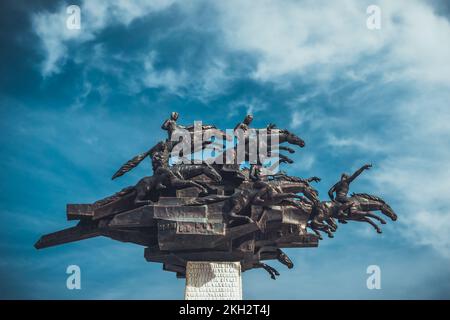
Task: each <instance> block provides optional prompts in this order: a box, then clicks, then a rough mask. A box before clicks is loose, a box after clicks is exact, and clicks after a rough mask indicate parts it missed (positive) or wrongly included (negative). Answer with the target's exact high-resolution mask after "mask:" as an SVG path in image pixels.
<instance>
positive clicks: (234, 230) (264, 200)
mask: <svg viewBox="0 0 450 320" xmlns="http://www.w3.org/2000/svg"><path fill="white" fill-rule="evenodd" d="M178 117H179V115H178V113H176V112H173V113H172V114H171V117H170V119H168V120H166V121H165V122H164V123H163V125H162V129H163V130H167V132H168V139H167V140H165V141H161V142H159V143H157V144H156V145H155V146H154V147H152V148H151V149H150V150H149V151H147V152H145V153H142V154H140V155H137V156H135V157H134V158H133V159H131V160H129V161H128V162H127V163H125V164H124V165H123V166H122V167H121V168H120V169H119V170H118V171H117V172H116V173H115V174H114V175H113V177H112V178H113V179H116V178H118V177H120V176H122V175H123V174H125V173H126V172H128V171H130V170H132V169H133V168H134V167H136V166H137V165H138V164H139V163H140V162H141V161H142V160H143V159H145V158H146V157H149V158H150V159H151V163H152V169H153V175H151V176H147V177H144V178H142V179H141V180H140V181H139V182H138V183H137V184H136V185H134V186H130V187H127V188H124V189H122V190H121V191H119V192H117V193H116V194H114V195H112V196H109V197H106V198H104V199H101V200H98V201H96V202H94V203H92V204H68V205H67V219H68V220H78V221H79V222H78V224H77V225H76V226H74V227H71V228H68V229H65V230H61V231H58V232H54V233H50V234H47V235H44V236H42V237H41V238H40V239H39V241H38V242H37V243H36V244H35V247H36V248H38V249H41V248H46V247H50V246H55V245H59V244H64V243H68V242H73V241H78V240H83V239H88V238H92V237H96V236H105V237H109V238H111V239H114V240H118V241H122V242H132V243H135V244H138V245H142V246H144V247H145V253H144V256H145V259H146V260H147V261H150V262H160V263H162V264H163V269H164V270H167V271H172V272H175V273H176V275H177V277H184V276H185V274H186V263H187V261H237V262H240V264H241V268H242V271H245V270H249V269H252V268H263V269H265V270H266V271H267V272H268V273H269V274H270V276H271V278H272V279H275V278H276V276H278V275H279V273H278V271H277V270H276V269H274V268H273V267H271V266H269V265H267V264H266V263H264V262H263V261H265V260H272V259H275V260H278V261H279V262H281V263H282V264H284V265H286V266H287V267H288V268H292V267H293V263H292V261H291V260H290V259H289V257H288V256H287V255H286V254H285V253H284V252H283V251H282V249H283V248H303V247H317V246H318V243H319V240H321V239H322V234H321V233H322V232H323V233H325V234H327V235H328V237H330V238H332V237H333V233H334V232H335V231H336V230H337V226H338V225H337V222H339V223H343V224H345V223H347V221H361V222H366V223H369V224H371V225H372V226H373V227H374V228H375V229H376V231H377V232H378V233H381V229H380V227H379V226H378V225H377V224H376V223H375V222H374V221H373V220H372V219H374V220H377V221H378V222H380V223H381V224H385V223H386V222H385V220H383V219H382V218H381V217H379V216H377V215H375V214H374V213H373V212H372V211H381V213H383V214H384V215H386V216H387V217H389V218H390V219H391V220H393V221H395V220H396V219H397V216H396V214H395V212H394V211H393V210H392V209H391V207H390V206H389V205H388V204H387V203H386V202H384V201H383V200H382V199H381V198H379V197H377V196H373V195H369V194H363V193H354V194H352V195H351V196H348V191H349V185H350V183H351V182H352V181H353V180H354V179H355V178H356V177H357V176H358V175H359V174H361V173H362V172H363V171H364V170H368V169H369V168H370V167H371V165H369V164H367V165H364V166H362V167H361V168H360V169H359V170H357V171H356V172H355V173H354V174H353V175H351V176H350V175H347V174H342V177H341V180H340V181H338V182H337V183H336V184H335V185H334V186H333V187H332V188H331V189H330V191H329V192H328V194H329V196H330V199H331V200H329V201H322V200H320V198H319V195H318V192H317V191H316V190H315V189H314V187H313V186H312V185H311V183H312V182H316V183H317V182H319V181H320V178H318V177H311V178H308V179H303V178H299V177H293V176H289V175H288V174H287V173H285V172H282V171H281V172H276V173H273V172H269V173H264V171H265V164H264V161H262V160H261V159H260V158H259V157H257V161H256V162H255V163H251V164H250V167H249V168H248V167H244V166H243V163H244V162H246V161H247V162H248V160H249V158H250V153H251V150H250V148H251V146H252V143H251V142H250V141H249V139H250V134H249V132H250V131H251V129H250V124H251V122H252V119H253V117H252V116H251V115H248V116H247V117H246V118H245V119H244V121H243V122H241V123H239V124H237V125H236V127H235V128H234V130H233V131H232V134H229V133H225V132H223V131H221V130H219V129H217V128H216V127H215V126H211V125H202V126H200V128H199V130H200V132H197V133H199V134H200V135H202V134H206V133H215V134H216V135H219V136H222V137H225V139H227V140H228V141H230V140H233V139H234V138H237V140H241V141H243V142H244V143H246V146H245V147H244V149H243V150H244V155H243V157H242V158H241V161H238V157H236V154H237V153H238V151H239V150H238V148H237V146H236V145H233V147H232V148H231V149H229V150H227V149H226V148H225V147H223V149H222V150H219V151H221V153H220V152H219V154H218V155H216V156H215V160H217V159H220V160H224V159H225V160H226V159H227V158H226V157H225V154H227V155H231V159H232V162H229V161H228V162H227V161H201V162H198V161H197V162H194V163H192V161H191V162H190V163H183V162H181V163H171V162H173V160H174V159H172V158H173V151H174V150H175V149H176V148H177V146H178V147H179V146H180V144H181V143H183V142H185V141H184V138H180V137H178V138H176V137H175V135H176V133H177V131H183V132H185V136H184V137H186V136H187V137H188V138H192V137H193V136H194V135H195V134H196V128H195V126H188V127H185V126H180V125H179V124H177V120H178ZM253 130H254V129H253ZM238 131H239V133H238ZM254 131H255V132H262V133H264V134H267V135H269V136H270V137H274V135H276V139H277V142H278V143H280V144H281V143H288V144H290V145H293V146H298V147H301V148H302V147H304V146H305V142H304V141H303V140H302V139H301V138H299V137H298V136H296V135H295V134H293V133H291V132H289V131H288V130H285V129H278V128H276V126H275V125H274V124H269V125H268V126H267V128H264V129H258V130H254ZM186 132H187V133H186ZM174 137H175V138H174ZM194 139H195V138H194ZM269 140H270V139H269ZM269 142H270V141H269ZM264 143H265V144H264ZM264 143H262V144H260V143H259V141H258V147H257V148H256V152H257V155H259V153H261V150H262V149H265V150H266V152H267V154H268V157H271V156H274V155H277V156H278V157H279V163H292V162H293V161H292V160H291V159H290V158H289V157H287V156H285V155H282V154H279V153H277V152H278V151H279V150H283V151H287V152H289V153H293V152H295V150H294V149H292V148H290V147H287V146H281V145H280V146H278V147H277V148H273V147H272V145H271V144H270V143H268V142H264ZM211 144H213V142H212V141H211V140H207V141H202V142H201V143H200V144H195V143H192V142H191V141H189V143H188V146H189V147H192V149H191V150H192V153H195V152H198V151H200V152H201V151H202V150H204V149H205V148H208V146H210V145H211ZM216 148H217V143H216ZM275 149H277V150H275ZM216 150H217V149H216ZM177 155H178V156H179V159H182V160H186V159H187V158H186V157H189V156H190V155H189V154H185V153H183V152H179V153H178V154H177ZM188 160H189V159H188ZM191 160H192V158H191ZM334 193H336V198H334ZM308 229H310V230H311V231H312V233H309V232H308Z"/></svg>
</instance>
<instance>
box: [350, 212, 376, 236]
mask: <svg viewBox="0 0 450 320" xmlns="http://www.w3.org/2000/svg"><path fill="white" fill-rule="evenodd" d="M352 218H353V219H352V220H356V221H362V222H367V223H368V224H370V225H371V226H372V227H374V229H375V230H376V231H377V233H382V231H381V229H380V227H379V226H378V225H377V224H376V223H375V222H373V221H372V220H370V219H369V218H367V217H366V214H365V213H362V214H361V213H358V214H355V215H354V216H353V217H352Z"/></svg>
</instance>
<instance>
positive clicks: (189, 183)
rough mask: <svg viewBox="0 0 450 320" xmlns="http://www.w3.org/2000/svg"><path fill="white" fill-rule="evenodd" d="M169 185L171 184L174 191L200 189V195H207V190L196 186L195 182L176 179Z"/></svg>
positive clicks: (198, 185)
mask: <svg viewBox="0 0 450 320" xmlns="http://www.w3.org/2000/svg"><path fill="white" fill-rule="evenodd" d="M171 184H172V187H174V188H175V189H182V188H188V187H194V188H197V189H200V190H201V191H200V193H201V194H204V195H206V194H208V190H206V188H205V187H203V186H201V185H200V184H198V183H197V182H195V181H191V180H181V179H178V178H176V179H172V180H171Z"/></svg>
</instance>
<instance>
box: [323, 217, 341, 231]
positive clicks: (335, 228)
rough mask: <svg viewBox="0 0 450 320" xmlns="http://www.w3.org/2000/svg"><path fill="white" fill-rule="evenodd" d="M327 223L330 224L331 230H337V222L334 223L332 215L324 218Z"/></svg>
mask: <svg viewBox="0 0 450 320" xmlns="http://www.w3.org/2000/svg"><path fill="white" fill-rule="evenodd" d="M325 221H326V222H327V223H328V224H329V225H330V228H331V231H333V232H334V231H336V230H337V227H338V226H337V224H336V222H335V221H334V219H333V217H329V218H328V219H327V220H325Z"/></svg>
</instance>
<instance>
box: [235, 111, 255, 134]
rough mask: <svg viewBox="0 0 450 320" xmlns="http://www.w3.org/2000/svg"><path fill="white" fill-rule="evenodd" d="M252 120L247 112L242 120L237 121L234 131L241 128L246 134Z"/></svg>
mask: <svg viewBox="0 0 450 320" xmlns="http://www.w3.org/2000/svg"><path fill="white" fill-rule="evenodd" d="M252 121H253V116H252V115H251V114H248V115H247V116H246V117H245V119H244V121H242V122H239V123H238V124H237V125H236V127H234V131H236V130H239V129H241V130H242V131H244V134H247V131H248V129H250V124H251V123H252Z"/></svg>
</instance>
